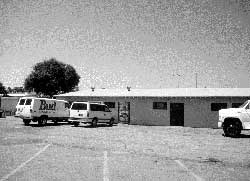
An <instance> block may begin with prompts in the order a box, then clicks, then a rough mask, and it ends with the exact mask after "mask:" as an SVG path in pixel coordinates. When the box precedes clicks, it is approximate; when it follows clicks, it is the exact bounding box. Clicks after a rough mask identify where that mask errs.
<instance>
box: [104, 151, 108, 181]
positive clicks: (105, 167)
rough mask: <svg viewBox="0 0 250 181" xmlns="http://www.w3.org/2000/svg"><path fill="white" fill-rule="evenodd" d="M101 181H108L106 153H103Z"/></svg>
mask: <svg viewBox="0 0 250 181" xmlns="http://www.w3.org/2000/svg"><path fill="white" fill-rule="evenodd" d="M103 181H109V169H108V152H107V151H104V152H103Z"/></svg>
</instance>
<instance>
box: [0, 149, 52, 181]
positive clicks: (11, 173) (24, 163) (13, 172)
mask: <svg viewBox="0 0 250 181" xmlns="http://www.w3.org/2000/svg"><path fill="white" fill-rule="evenodd" d="M49 146H50V144H48V145H46V146H45V147H43V149H41V150H40V151H39V152H37V153H36V154H35V155H34V156H32V157H31V158H30V159H28V160H27V161H25V162H23V163H22V164H21V165H19V166H18V167H17V168H16V169H14V170H12V171H11V172H10V173H9V174H7V175H5V176H4V177H2V178H1V179H0V181H4V180H7V179H8V178H9V177H11V176H12V175H14V174H15V173H16V172H18V171H19V170H20V169H21V168H23V167H24V166H25V165H26V164H27V163H29V162H30V161H32V160H33V159H34V158H36V157H37V156H39V155H40V154H41V153H42V152H44V151H45V150H46V149H47V148H48V147H49Z"/></svg>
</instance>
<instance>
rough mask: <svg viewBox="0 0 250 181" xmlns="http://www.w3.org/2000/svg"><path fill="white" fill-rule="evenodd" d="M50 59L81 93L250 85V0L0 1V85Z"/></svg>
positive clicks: (14, 82)
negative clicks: (73, 76) (73, 75)
mask: <svg viewBox="0 0 250 181" xmlns="http://www.w3.org/2000/svg"><path fill="white" fill-rule="evenodd" d="M52 57H53V58H56V59H57V60H58V61H61V62H64V63H67V64H70V65H72V66H73V67H74V68H75V69H76V71H77V73H78V74H79V75H80V76H81V79H80V83H79V88H80V89H84V88H90V87H96V88H126V87H127V86H130V87H132V88H175V87H195V86H196V75H197V87H218V88H222V87H250V1H249V0H176V1H174V0H86V1H85V0H71V1H70V0H36V1H33V0H0V82H2V83H3V85H4V86H6V87H16V86H23V84H24V80H25V78H26V77H27V76H28V75H29V74H30V73H31V71H32V68H33V66H34V65H35V64H36V63H38V62H41V61H44V60H48V59H50V58H52Z"/></svg>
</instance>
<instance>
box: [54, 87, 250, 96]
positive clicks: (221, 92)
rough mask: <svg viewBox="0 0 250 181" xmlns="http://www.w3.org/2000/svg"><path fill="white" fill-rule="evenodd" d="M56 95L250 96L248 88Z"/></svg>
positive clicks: (142, 90)
mask: <svg viewBox="0 0 250 181" xmlns="http://www.w3.org/2000/svg"><path fill="white" fill-rule="evenodd" d="M56 97H250V88H168V89H132V88H131V89H130V91H128V90H127V89H94V91H92V89H84V90H81V91H77V92H69V93H65V94H60V95H56Z"/></svg>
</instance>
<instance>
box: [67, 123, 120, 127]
mask: <svg viewBox="0 0 250 181" xmlns="http://www.w3.org/2000/svg"><path fill="white" fill-rule="evenodd" d="M114 126H117V124H113V125H112V126H110V125H108V124H98V125H97V126H96V127H93V126H92V125H91V124H85V125H84V124H82V125H81V124H80V125H79V126H74V125H72V127H81V128H105V127H110V128H111V127H114Z"/></svg>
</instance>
